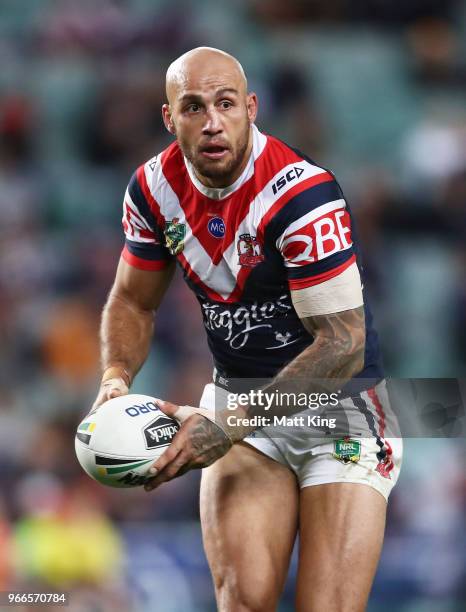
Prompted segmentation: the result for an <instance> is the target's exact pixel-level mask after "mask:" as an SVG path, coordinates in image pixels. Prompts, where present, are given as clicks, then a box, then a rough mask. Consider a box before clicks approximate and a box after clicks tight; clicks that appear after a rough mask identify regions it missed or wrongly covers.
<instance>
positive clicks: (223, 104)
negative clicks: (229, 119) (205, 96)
mask: <svg viewBox="0 0 466 612" xmlns="http://www.w3.org/2000/svg"><path fill="white" fill-rule="evenodd" d="M220 106H221V107H222V108H223V109H225V110H227V109H228V108H231V107H232V106H233V104H232V103H231V102H230V101H229V100H222V101H221V102H220Z"/></svg>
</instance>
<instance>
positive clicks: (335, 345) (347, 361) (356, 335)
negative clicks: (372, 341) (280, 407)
mask: <svg viewBox="0 0 466 612" xmlns="http://www.w3.org/2000/svg"><path fill="white" fill-rule="evenodd" d="M301 321H302V323H303V325H304V327H305V328H306V329H307V331H308V332H309V333H310V334H311V335H312V336H314V338H315V339H314V342H313V343H312V344H311V346H309V347H308V348H307V349H305V350H304V351H303V352H302V353H300V354H299V355H298V356H297V357H296V358H295V359H293V361H291V362H290V363H289V364H288V365H287V366H285V367H284V368H283V370H281V371H280V372H279V374H278V375H277V376H276V378H275V380H274V383H277V384H280V382H283V381H292V380H296V379H304V378H305V379H309V381H310V384H311V385H312V379H326V380H328V381H329V383H330V385H332V383H331V382H330V380H329V379H336V380H335V386H334V389H337V385H341V382H342V381H343V382H346V381H348V380H349V379H350V378H352V376H354V375H355V374H357V373H358V372H360V371H361V370H362V367H363V365H364V346H365V334H366V331H365V325H364V307H363V306H360V307H359V308H353V309H351V310H345V311H343V312H336V313H331V314H326V315H316V316H314V317H306V318H305V319H301ZM332 390H333V389H332Z"/></svg>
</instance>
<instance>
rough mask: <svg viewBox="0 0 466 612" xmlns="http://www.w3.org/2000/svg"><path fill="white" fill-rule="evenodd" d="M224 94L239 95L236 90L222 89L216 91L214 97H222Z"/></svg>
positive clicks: (230, 88) (231, 88)
mask: <svg viewBox="0 0 466 612" xmlns="http://www.w3.org/2000/svg"><path fill="white" fill-rule="evenodd" d="M226 93H234V94H237V93H239V92H238V90H237V89H234V88H233V87H224V88H223V89H219V90H218V91H217V92H216V93H215V95H216V96H223V94H226Z"/></svg>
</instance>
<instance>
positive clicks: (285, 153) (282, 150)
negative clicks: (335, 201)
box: [264, 134, 333, 176]
mask: <svg viewBox="0 0 466 612" xmlns="http://www.w3.org/2000/svg"><path fill="white" fill-rule="evenodd" d="M266 136H267V147H266V148H265V151H264V152H265V154H266V155H267V156H268V157H269V158H271V159H273V160H275V162H276V163H277V162H278V163H282V164H283V167H285V166H287V165H289V164H290V163H293V162H295V163H300V162H302V163H304V164H306V165H309V166H312V167H313V168H315V169H316V171H322V172H329V173H330V174H332V176H333V172H332V171H331V170H329V169H328V168H326V167H324V166H322V165H321V164H319V163H318V162H316V161H315V160H314V159H312V158H311V157H310V156H309V155H307V154H306V153H303V152H302V151H300V150H299V149H298V148H296V147H294V146H293V145H289V144H288V143H286V142H284V141H283V140H281V139H280V138H278V137H276V136H273V135H272V134H266Z"/></svg>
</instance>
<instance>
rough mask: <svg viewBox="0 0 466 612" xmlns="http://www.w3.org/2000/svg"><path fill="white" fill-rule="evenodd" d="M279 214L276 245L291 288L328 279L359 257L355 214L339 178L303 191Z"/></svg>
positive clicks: (276, 220) (275, 220)
mask: <svg viewBox="0 0 466 612" xmlns="http://www.w3.org/2000/svg"><path fill="white" fill-rule="evenodd" d="M277 217H278V218H277V219H274V226H275V236H276V241H275V245H276V247H277V249H278V250H279V251H280V253H281V255H282V257H283V262H284V265H285V268H286V273H287V278H288V284H289V287H290V289H303V288H306V287H311V286H313V285H317V284H319V283H322V282H325V281H327V280H329V279H331V278H333V277H335V276H337V275H339V274H341V273H342V272H343V271H344V270H346V269H347V268H348V267H349V266H350V265H351V264H352V263H353V262H354V261H355V259H356V256H355V253H354V248H353V240H352V228H351V217H350V214H349V211H348V208H347V205H346V201H345V199H344V198H343V194H342V193H341V190H340V187H339V185H338V183H337V182H336V181H335V180H330V181H327V182H324V183H321V184H319V185H316V186H313V187H310V188H309V189H306V190H304V191H302V192H301V193H299V194H298V195H296V196H295V197H294V198H292V199H291V200H290V201H289V202H288V203H287V205H286V206H285V207H284V209H283V210H282V211H280V213H279V214H278V215H277Z"/></svg>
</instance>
